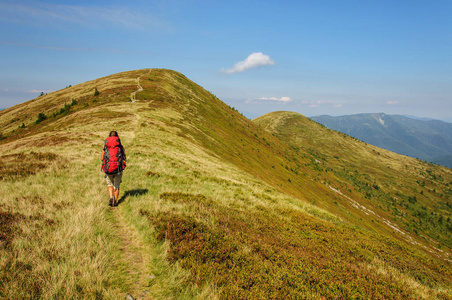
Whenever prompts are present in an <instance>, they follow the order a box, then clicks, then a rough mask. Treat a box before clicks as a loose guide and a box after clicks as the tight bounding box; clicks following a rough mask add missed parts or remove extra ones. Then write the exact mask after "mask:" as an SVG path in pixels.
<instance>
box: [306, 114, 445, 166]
mask: <svg viewBox="0 0 452 300" xmlns="http://www.w3.org/2000/svg"><path fill="white" fill-rule="evenodd" d="M311 119H312V120H314V121H316V122H318V123H320V124H322V125H324V126H326V127H328V128H329V129H333V130H337V131H340V132H342V133H345V134H347V135H350V136H352V137H354V138H357V139H359V140H361V141H363V142H366V143H369V144H371V145H374V146H377V147H380V148H383V149H387V150H390V151H393V152H396V153H399V154H403V155H407V156H410V157H414V158H419V159H422V160H425V161H428V162H432V163H436V164H440V165H443V166H446V167H449V168H452V124H451V123H447V122H443V121H439V120H433V119H421V118H414V117H411V116H401V115H387V114H384V113H375V114H357V115H347V116H338V117H332V116H327V115H322V116H316V117H311Z"/></svg>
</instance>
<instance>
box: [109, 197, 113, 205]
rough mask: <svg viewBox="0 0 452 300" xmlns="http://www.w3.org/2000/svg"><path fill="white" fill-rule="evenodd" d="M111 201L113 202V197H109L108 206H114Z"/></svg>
mask: <svg viewBox="0 0 452 300" xmlns="http://www.w3.org/2000/svg"><path fill="white" fill-rule="evenodd" d="M113 201H114V198H113V197H110V202H108V205H110V206H114V203H113Z"/></svg>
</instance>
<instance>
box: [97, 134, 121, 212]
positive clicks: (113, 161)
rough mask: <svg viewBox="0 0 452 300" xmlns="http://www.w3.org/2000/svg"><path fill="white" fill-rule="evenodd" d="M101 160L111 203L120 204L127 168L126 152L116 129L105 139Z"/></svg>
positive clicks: (112, 204) (111, 204) (113, 204)
mask: <svg viewBox="0 0 452 300" xmlns="http://www.w3.org/2000/svg"><path fill="white" fill-rule="evenodd" d="M101 160H102V171H103V172H104V173H105V178H106V179H107V186H108V194H109V195H110V200H109V205H110V206H112V207H113V206H118V198H119V186H120V184H121V182H122V172H123V171H124V169H125V168H126V152H125V150H124V147H123V146H122V144H121V140H120V139H119V136H118V133H117V132H116V131H111V132H110V134H109V136H108V138H107V139H106V140H105V144H104V147H103V149H102V156H101Z"/></svg>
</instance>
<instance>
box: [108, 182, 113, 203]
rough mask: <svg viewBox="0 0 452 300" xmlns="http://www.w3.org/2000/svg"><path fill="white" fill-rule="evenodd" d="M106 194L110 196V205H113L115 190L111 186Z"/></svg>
mask: <svg viewBox="0 0 452 300" xmlns="http://www.w3.org/2000/svg"><path fill="white" fill-rule="evenodd" d="M108 194H109V195H110V205H113V201H112V200H114V198H115V188H114V187H113V186H109V187H108Z"/></svg>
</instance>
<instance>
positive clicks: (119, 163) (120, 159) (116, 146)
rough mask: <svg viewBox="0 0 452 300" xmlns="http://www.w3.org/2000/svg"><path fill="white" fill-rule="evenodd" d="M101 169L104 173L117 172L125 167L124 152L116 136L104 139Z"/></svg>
mask: <svg viewBox="0 0 452 300" xmlns="http://www.w3.org/2000/svg"><path fill="white" fill-rule="evenodd" d="M104 151H105V153H104V159H103V160H102V171H103V172H105V174H108V175H111V174H119V173H121V172H122V171H123V170H124V169H125V158H126V157H125V156H126V155H125V153H124V148H123V147H122V145H121V140H120V139H119V137H117V136H110V137H108V138H107V139H106V140H105V146H104Z"/></svg>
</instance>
